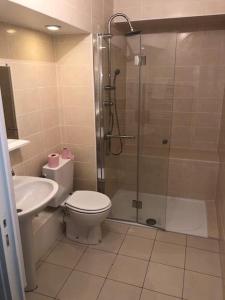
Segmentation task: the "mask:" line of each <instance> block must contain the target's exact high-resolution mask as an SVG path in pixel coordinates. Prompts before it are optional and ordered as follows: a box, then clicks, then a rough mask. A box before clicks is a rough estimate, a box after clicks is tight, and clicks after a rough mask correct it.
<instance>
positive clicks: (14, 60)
mask: <svg viewBox="0 0 225 300" xmlns="http://www.w3.org/2000/svg"><path fill="white" fill-rule="evenodd" d="M9 29H14V30H15V32H14V33H8V32H7V30H9ZM11 32H12V31H11ZM0 45H1V46H0V62H1V64H2V65H5V64H8V65H9V66H10V69H11V74H12V83H13V90H14V99H15V108H16V117H17V122H18V127H19V137H20V138H24V139H28V140H30V141H31V143H30V144H29V145H27V146H26V147H24V148H22V149H21V150H16V151H14V152H12V153H11V155H10V157H11V161H12V165H13V168H14V169H15V172H16V173H17V174H18V175H20V174H26V175H40V172H41V165H43V163H44V162H45V161H46V155H47V154H48V153H49V152H53V151H56V150H57V149H58V148H59V145H60V130H59V116H58V103H57V81H56V66H55V63H54V49H53V41H52V38H51V37H49V36H47V35H45V34H42V33H39V32H35V31H31V30H27V29H22V28H19V27H14V26H13V27H12V26H11V25H5V24H0Z"/></svg>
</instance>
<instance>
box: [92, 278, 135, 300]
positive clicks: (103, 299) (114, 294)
mask: <svg viewBox="0 0 225 300" xmlns="http://www.w3.org/2000/svg"><path fill="white" fill-rule="evenodd" d="M140 294H141V289H140V288H138V287H136V286H132V285H129V284H125V283H122V282H117V281H113V280H109V279H107V280H106V282H105V284H104V286H103V288H102V290H101V293H100V295H99V298H98V300H139V299H140Z"/></svg>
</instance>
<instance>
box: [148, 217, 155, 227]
mask: <svg viewBox="0 0 225 300" xmlns="http://www.w3.org/2000/svg"><path fill="white" fill-rule="evenodd" d="M146 224H147V225H148V226H154V225H155V224H156V220H155V219H152V218H149V219H147V220H146Z"/></svg>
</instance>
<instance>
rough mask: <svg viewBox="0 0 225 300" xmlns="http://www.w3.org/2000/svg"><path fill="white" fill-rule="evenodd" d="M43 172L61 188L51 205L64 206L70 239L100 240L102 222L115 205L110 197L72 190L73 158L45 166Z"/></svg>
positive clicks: (81, 241) (83, 240) (67, 232)
mask: <svg viewBox="0 0 225 300" xmlns="http://www.w3.org/2000/svg"><path fill="white" fill-rule="evenodd" d="M42 173H43V176H44V177H46V178H49V179H52V180H55V181H56V182H57V183H58V184H59V191H58V193H57V195H56V197H55V198H53V200H52V201H51V202H50V203H49V206H51V207H58V206H62V207H63V208H64V211H65V222H66V236H67V238H69V239H71V240H74V241H77V242H80V243H83V244H89V245H94V244H98V243H99V242H101V240H102V230H101V223H102V222H103V221H104V220H105V219H106V218H107V216H108V214H109V212H110V209H111V206H112V204H111V201H110V199H109V197H107V196H106V195H104V194H101V193H98V192H94V191H76V192H73V161H71V160H70V159H60V163H59V166H58V167H56V168H50V167H49V166H48V165H45V166H44V167H43V169H42Z"/></svg>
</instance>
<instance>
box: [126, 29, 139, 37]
mask: <svg viewBox="0 0 225 300" xmlns="http://www.w3.org/2000/svg"><path fill="white" fill-rule="evenodd" d="M140 33H141V31H140V30H133V31H129V32H127V33H126V34H125V35H126V36H133V35H136V34H140Z"/></svg>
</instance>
